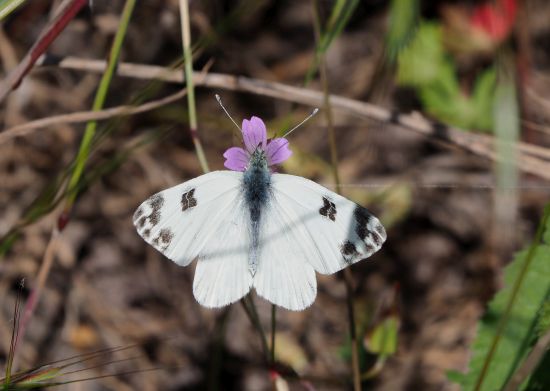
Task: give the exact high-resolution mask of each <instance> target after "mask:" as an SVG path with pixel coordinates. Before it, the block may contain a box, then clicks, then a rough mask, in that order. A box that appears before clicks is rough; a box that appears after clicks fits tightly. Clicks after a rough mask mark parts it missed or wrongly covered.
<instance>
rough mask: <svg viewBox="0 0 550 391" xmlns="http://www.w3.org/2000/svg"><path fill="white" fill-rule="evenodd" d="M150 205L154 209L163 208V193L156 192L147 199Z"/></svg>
mask: <svg viewBox="0 0 550 391" xmlns="http://www.w3.org/2000/svg"><path fill="white" fill-rule="evenodd" d="M147 202H148V203H149V205H150V206H151V208H152V209H153V210H160V208H162V205H164V197H163V196H162V194H155V195H154V196H152V197H151V198H149V199H148V200H147Z"/></svg>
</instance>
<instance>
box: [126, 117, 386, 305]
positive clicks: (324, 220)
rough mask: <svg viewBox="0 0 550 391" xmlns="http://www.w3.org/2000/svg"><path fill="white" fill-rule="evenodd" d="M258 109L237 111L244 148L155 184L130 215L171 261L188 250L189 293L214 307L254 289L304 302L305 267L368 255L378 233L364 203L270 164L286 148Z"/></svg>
mask: <svg viewBox="0 0 550 391" xmlns="http://www.w3.org/2000/svg"><path fill="white" fill-rule="evenodd" d="M266 133H267V132H266V127H265V124H264V123H263V121H262V120H261V119H260V118H257V117H252V118H251V119H250V120H244V121H243V124H242V134H243V140H244V145H245V148H244V149H243V148H238V147H233V148H230V149H228V150H227V151H226V152H225V153H224V157H225V158H226V161H225V163H224V165H225V167H227V168H229V169H230V170H233V171H214V172H210V173H208V174H205V175H201V176H199V177H198V178H195V179H192V180H190V181H187V182H184V183H182V184H180V185H177V186H174V187H171V188H169V189H167V190H164V191H161V192H160V193H157V194H155V195H153V196H152V197H150V198H149V199H148V200H146V201H145V202H143V203H142V204H141V205H140V206H139V208H138V209H137V210H136V212H135V213H134V216H133V221H134V225H135V226H136V228H137V231H138V233H139V234H140V235H141V237H142V238H143V239H145V241H146V242H147V243H149V244H151V245H152V246H153V247H155V248H156V249H157V250H158V251H160V252H161V253H163V254H164V255H165V256H166V257H168V258H170V259H171V260H173V261H174V262H176V263H177V264H178V265H181V266H187V265H189V264H190V263H191V262H192V261H193V260H194V259H198V263H197V267H196V270H195V278H194V280H193V294H194V296H195V298H196V300H197V301H198V302H199V303H200V304H202V305H203V306H205V307H223V306H225V305H228V304H230V303H233V302H235V301H237V300H239V299H240V298H242V297H243V296H245V295H246V294H247V293H248V292H250V290H251V288H254V289H255V290H256V292H257V293H258V295H260V296H262V297H264V298H265V299H267V300H269V301H270V302H272V303H274V304H276V305H279V306H281V307H284V308H287V309H289V310H296V311H297V310H302V309H304V308H306V307H308V306H310V305H311V304H312V303H313V301H314V300H315V296H316V293H317V280H316V278H315V272H318V273H321V274H332V273H335V272H337V271H339V270H341V269H343V268H345V267H347V266H349V265H351V264H353V263H355V262H357V261H359V260H361V259H364V258H367V257H370V256H371V255H372V254H374V253H375V252H376V251H378V250H379V249H380V247H381V246H382V243H383V242H384V241H385V240H386V231H385V230H384V227H383V226H382V224H380V221H378V219H377V218H376V217H374V216H373V215H372V214H371V213H370V212H369V211H368V210H367V209H365V208H363V207H361V206H359V205H357V204H356V203H354V202H352V201H350V200H348V199H346V198H344V197H342V196H340V195H338V194H336V193H334V192H332V191H330V190H328V189H326V188H324V187H323V186H321V185H318V184H317V183H315V182H312V181H310V180H308V179H305V178H302V177H298V176H294V175H285V174H278V173H274V172H272V171H271V170H270V168H271V166H272V165H275V164H279V163H281V162H282V161H284V160H286V159H288V157H290V155H291V154H292V152H291V151H290V149H289V148H288V141H287V140H286V139H285V138H275V139H271V140H269V141H268V140H267V138H266Z"/></svg>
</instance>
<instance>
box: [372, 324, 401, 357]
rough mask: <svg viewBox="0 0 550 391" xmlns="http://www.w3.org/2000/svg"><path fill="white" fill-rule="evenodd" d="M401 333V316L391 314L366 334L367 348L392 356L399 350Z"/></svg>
mask: <svg viewBox="0 0 550 391" xmlns="http://www.w3.org/2000/svg"><path fill="white" fill-rule="evenodd" d="M398 333H399V317H398V316H397V315H390V316H388V317H386V318H385V319H383V320H382V322H380V323H379V324H377V325H376V327H375V328H374V329H373V330H372V332H371V333H369V335H368V336H365V348H366V349H367V350H368V351H369V352H370V353H373V354H376V355H379V356H390V355H392V354H394V353H395V352H396V351H397V336H398Z"/></svg>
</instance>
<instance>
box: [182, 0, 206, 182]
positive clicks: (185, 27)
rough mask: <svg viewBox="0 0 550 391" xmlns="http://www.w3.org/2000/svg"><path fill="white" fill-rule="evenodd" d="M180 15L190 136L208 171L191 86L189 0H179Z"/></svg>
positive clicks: (191, 58) (202, 165)
mask: <svg viewBox="0 0 550 391" xmlns="http://www.w3.org/2000/svg"><path fill="white" fill-rule="evenodd" d="M179 4H180V17H181V35H182V43H183V58H184V61H185V82H186V84H187V107H188V110H189V128H190V132H191V138H192V139H193V144H194V145H195V151H196V152H197V158H198V159H199V163H200V165H201V168H202V170H203V171H204V172H205V173H207V172H208V171H210V169H209V168H208V162H207V161H206V156H205V155H204V150H203V148H202V144H201V141H200V139H199V132H198V125H197V109H196V104H195V88H194V86H193V55H192V50H191V27H190V24H189V1H188V0H180V3H179Z"/></svg>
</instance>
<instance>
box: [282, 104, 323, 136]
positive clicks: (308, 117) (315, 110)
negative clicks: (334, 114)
mask: <svg viewBox="0 0 550 391" xmlns="http://www.w3.org/2000/svg"><path fill="white" fill-rule="evenodd" d="M318 112H319V109H318V108H317V107H316V108H314V109H313V111H312V112H311V114H310V115H308V116H307V117H306V118H305V119H304V120H303V121H302V122H300V123H299V124H298V125H296V126H295V127H293V128H292V129H290V130H289V131H288V132H286V133H285V134H284V135H283V137H286V136H288V135H289V134H290V133H292V132H294V131H295V130H296V129H298V128H299V127H300V126H302V125H303V124H305V123H306V122H307V121H308V120H309V119H310V118H311V117H313V116H314V115H315V114H317V113H318Z"/></svg>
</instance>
